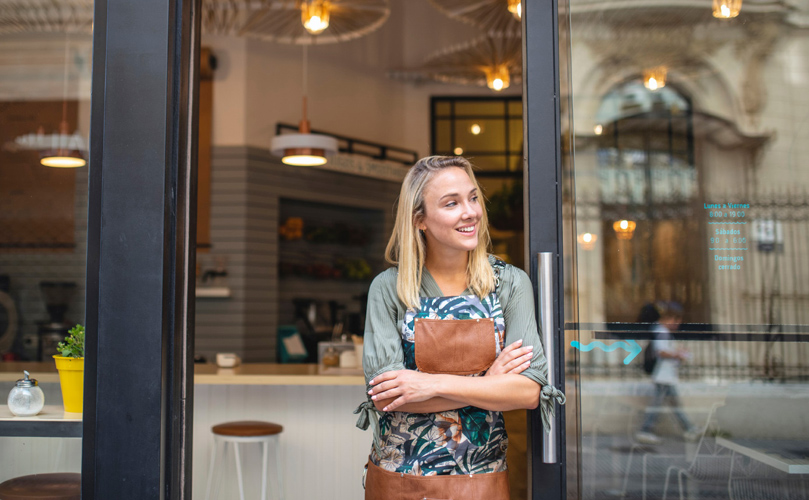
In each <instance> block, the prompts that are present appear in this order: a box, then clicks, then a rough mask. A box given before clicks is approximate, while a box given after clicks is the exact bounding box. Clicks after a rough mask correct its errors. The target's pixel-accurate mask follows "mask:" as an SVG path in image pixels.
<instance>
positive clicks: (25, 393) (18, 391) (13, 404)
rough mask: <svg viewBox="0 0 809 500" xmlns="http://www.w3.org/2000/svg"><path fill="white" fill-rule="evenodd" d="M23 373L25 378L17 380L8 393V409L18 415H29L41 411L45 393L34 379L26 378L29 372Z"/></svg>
mask: <svg viewBox="0 0 809 500" xmlns="http://www.w3.org/2000/svg"><path fill="white" fill-rule="evenodd" d="M23 373H24V374H25V378H22V379H20V380H18V381H17V385H15V386H14V388H13V389H11V392H9V393H8V409H9V410H10V411H11V413H13V414H14V415H17V416H18V417H31V416H34V415H36V414H37V413H39V412H40V411H42V407H43V406H45V394H44V393H43V392H42V389H40V388H39V383H38V382H37V381H36V379H32V378H28V377H29V375H30V373H28V372H27V371H23Z"/></svg>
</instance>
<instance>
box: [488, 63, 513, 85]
mask: <svg viewBox="0 0 809 500" xmlns="http://www.w3.org/2000/svg"><path fill="white" fill-rule="evenodd" d="M484 71H485V73H486V85H487V86H488V87H489V88H490V89H492V90H494V91H497V92H499V91H501V90H503V89H507V88H508V85H509V74H508V67H507V66H506V65H505V64H499V65H497V66H493V67H489V68H486V69H485V70H484Z"/></svg>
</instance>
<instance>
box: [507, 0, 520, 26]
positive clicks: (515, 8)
mask: <svg viewBox="0 0 809 500" xmlns="http://www.w3.org/2000/svg"><path fill="white" fill-rule="evenodd" d="M508 11H509V12H511V15H513V16H514V19H516V20H518V21H519V20H520V19H522V2H521V1H520V0H508Z"/></svg>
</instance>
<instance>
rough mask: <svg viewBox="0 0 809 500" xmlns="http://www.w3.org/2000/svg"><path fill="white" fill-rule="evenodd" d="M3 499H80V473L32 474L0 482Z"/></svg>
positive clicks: (0, 496) (0, 492)
mask: <svg viewBox="0 0 809 500" xmlns="http://www.w3.org/2000/svg"><path fill="white" fill-rule="evenodd" d="M0 498H2V499H3V500H81V474H78V473H74V472H58V473H54V474H32V475H30V476H20V477H15V478H13V479H9V480H8V481H5V482H3V483H1V484H0Z"/></svg>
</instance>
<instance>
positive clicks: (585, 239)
mask: <svg viewBox="0 0 809 500" xmlns="http://www.w3.org/2000/svg"><path fill="white" fill-rule="evenodd" d="M576 241H578V242H579V245H580V246H581V248H582V250H592V249H593V248H594V247H595V244H596V241H598V235H597V234H593V233H582V234H580V235H578V236H577V237H576Z"/></svg>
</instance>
